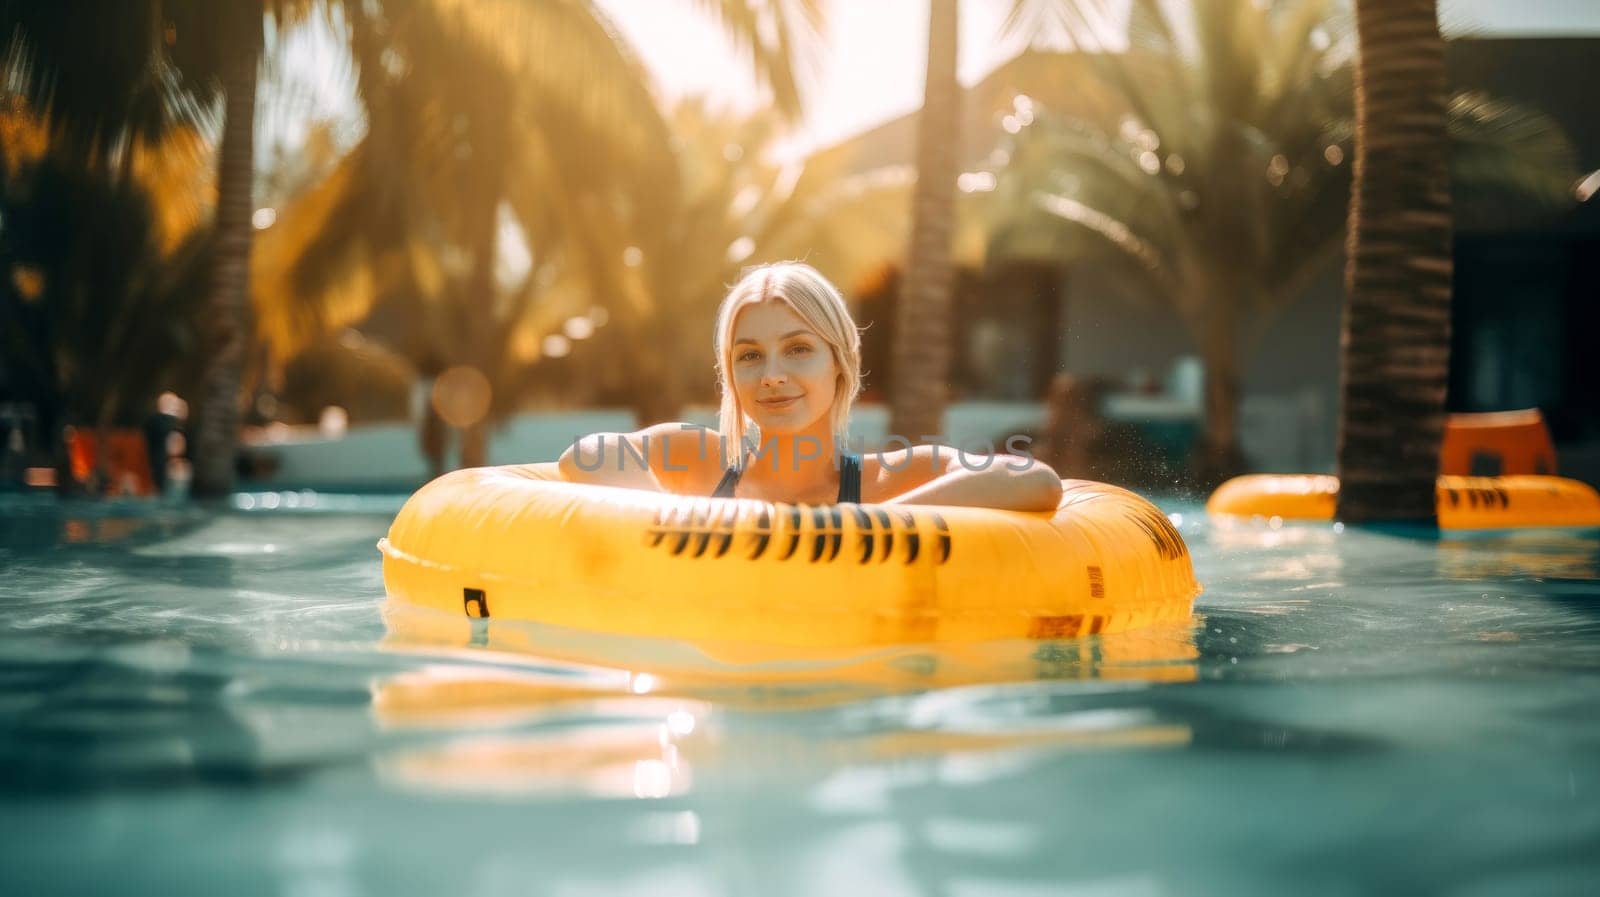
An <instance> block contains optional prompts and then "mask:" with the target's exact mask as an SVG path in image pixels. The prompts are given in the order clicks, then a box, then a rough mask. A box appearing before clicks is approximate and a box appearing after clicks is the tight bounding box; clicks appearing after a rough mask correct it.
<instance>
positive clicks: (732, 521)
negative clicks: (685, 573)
mask: <svg viewBox="0 0 1600 897" xmlns="http://www.w3.org/2000/svg"><path fill="white" fill-rule="evenodd" d="M738 523H739V505H738V503H737V502H731V501H730V502H728V507H727V508H726V509H724V510H723V512H722V519H721V520H719V521H717V553H716V554H714V555H712V557H722V556H723V555H725V554H727V553H728V547H729V546H730V545H732V544H733V531H734V529H735V528H736V527H737V525H738Z"/></svg>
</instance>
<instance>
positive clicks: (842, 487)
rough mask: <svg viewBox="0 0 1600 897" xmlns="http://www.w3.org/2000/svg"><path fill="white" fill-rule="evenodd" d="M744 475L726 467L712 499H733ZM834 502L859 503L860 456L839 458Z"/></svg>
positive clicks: (848, 455)
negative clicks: (836, 495) (837, 481)
mask: <svg viewBox="0 0 1600 897" xmlns="http://www.w3.org/2000/svg"><path fill="white" fill-rule="evenodd" d="M743 473H744V471H743V470H741V469H740V468H737V467H728V468H725V469H724V470H723V471H722V479H720V480H718V481H717V488H716V489H715V490H713V491H712V493H711V497H712V498H733V490H734V489H735V488H736V487H738V485H739V477H740V476H742V475H743ZM835 501H840V502H846V501H848V502H856V503H860V501H861V456H860V455H857V454H853V453H851V452H845V453H844V454H843V455H841V456H840V457H839V497H838V498H837V499H835Z"/></svg>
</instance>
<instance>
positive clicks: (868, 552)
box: [850, 504, 873, 564]
mask: <svg viewBox="0 0 1600 897" xmlns="http://www.w3.org/2000/svg"><path fill="white" fill-rule="evenodd" d="M850 512H851V513H852V514H854V515H856V526H857V527H858V528H859V529H860V531H861V560H860V561H859V563H862V564H865V563H866V562H867V561H870V560H872V542H873V537H872V515H871V514H868V513H867V512H866V511H865V510H863V509H862V507H861V506H860V505H856V504H852V505H851V506H850Z"/></svg>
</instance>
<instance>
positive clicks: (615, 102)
mask: <svg viewBox="0 0 1600 897" xmlns="http://www.w3.org/2000/svg"><path fill="white" fill-rule="evenodd" d="M705 5H706V6H707V7H708V10H707V11H708V12H709V13H710V14H711V15H712V16H713V17H715V18H717V20H718V21H720V22H721V24H722V25H723V26H724V30H725V31H726V32H727V33H728V35H729V36H730V37H731V38H732V39H733V41H734V43H735V44H736V46H737V47H738V48H739V49H740V50H741V51H742V52H744V53H746V54H747V56H748V57H749V58H750V64H751V66H752V68H753V69H754V70H755V71H756V73H757V75H758V77H759V78H761V79H762V80H763V82H764V83H766V84H767V86H768V87H769V89H770V90H771V91H772V93H773V96H774V99H775V101H776V104H777V108H778V109H779V111H780V112H781V113H782V114H783V115H784V116H786V117H788V118H791V119H792V118H794V117H796V116H798V114H799V106H798V103H799V88H798V86H797V82H798V70H799V66H798V59H799V57H800V56H801V55H803V53H804V51H805V50H806V49H807V48H809V47H810V46H811V45H812V44H813V43H814V33H815V30H816V28H817V26H818V24H819V22H820V20H819V15H820V8H819V6H818V5H817V3H816V2H815V0H790V2H786V3H782V4H777V5H770V4H769V5H758V4H751V3H749V2H745V0H740V2H721V3H708V4H705ZM350 14H351V15H352V16H361V15H363V13H362V12H361V11H360V10H355V11H352V12H351V13H350ZM373 30H374V29H371V28H361V29H358V30H357V33H358V35H359V34H369V33H372V31H373ZM383 33H384V40H383V41H382V42H363V41H358V42H356V43H355V44H354V45H353V46H354V53H355V54H356V56H357V59H358V68H359V70H360V71H361V72H362V73H363V74H362V77H363V78H364V79H366V78H369V77H371V78H375V79H378V80H380V81H382V88H381V89H379V87H377V86H376V85H374V86H369V87H368V88H367V89H365V90H363V95H364V96H365V97H366V98H367V105H368V109H369V129H368V134H367V137H366V139H365V140H364V141H363V142H362V143H361V145H360V146H359V147H357V149H356V151H355V152H353V153H352V154H351V156H350V157H349V158H348V159H347V160H346V162H345V163H344V164H341V165H340V166H339V168H338V170H336V171H335V172H334V174H333V175H332V176H330V185H331V186H333V188H334V190H335V191H336V193H337V194H338V195H337V196H336V197H335V198H334V199H333V200H332V201H331V202H327V203H323V202H320V201H319V202H316V203H312V204H310V205H311V206H313V208H311V209H310V210H309V211H310V216H309V220H296V219H297V218H298V217H299V216H296V215H293V214H291V215H290V216H289V218H290V223H291V224H293V226H294V229H295V230H296V232H298V233H299V234H300V235H301V239H302V242H303V244H304V246H305V252H304V254H303V255H302V256H301V257H300V258H299V260H298V261H297V262H296V263H295V264H294V266H293V276H292V278H291V283H289V284H288V285H287V288H286V289H282V290H276V291H274V292H276V293H279V294H281V295H283V296H285V297H286V298H289V299H291V300H292V299H294V298H296V297H298V299H299V300H300V301H302V303H303V304H309V305H312V306H315V305H316V304H317V303H319V302H322V301H325V300H326V299H327V298H328V294H329V292H330V290H334V289H336V288H337V287H338V286H339V285H340V284H343V283H346V282H347V281H348V275H349V272H350V271H351V270H353V269H360V270H367V271H371V272H374V273H375V274H376V275H377V276H376V277H375V278H374V279H373V282H372V283H370V289H371V292H372V294H373V296H374V298H375V300H376V301H377V302H378V303H379V304H380V305H386V306H389V307H388V308H386V309H384V310H382V311H380V312H379V316H380V317H381V318H382V319H383V321H386V322H388V323H387V325H380V326H386V329H387V331H388V332H387V333H385V334H383V335H384V336H386V337H387V338H389V339H390V340H392V341H395V342H397V343H399V344H400V345H399V348H400V350H401V351H402V352H403V353H404V354H406V355H407V356H408V357H410V358H412V359H413V361H414V362H416V363H417V365H418V367H419V368H420V369H421V370H422V372H423V374H424V375H425V376H432V375H436V374H438V373H440V372H441V371H443V370H446V369H449V368H454V367H470V368H472V369H474V370H476V371H477V372H478V373H479V374H481V375H483V377H484V378H485V379H486V380H487V382H488V383H489V384H490V388H491V390H492V397H491V402H490V405H489V413H488V415H487V416H485V417H483V418H482V419H480V420H479V421H477V422H476V423H473V424H471V425H469V426H467V427H466V428H465V431H464V433H463V437H464V438H463V457H462V460H463V463H465V464H467V465H469V466H471V465H477V464H482V463H485V461H486V455H485V449H486V441H487V428H488V426H489V425H491V424H492V423H494V422H495V421H497V420H498V419H500V418H502V417H503V416H504V415H506V414H508V413H510V412H511V411H512V410H514V409H515V407H516V405H517V402H518V401H519V399H520V397H521V396H522V395H523V394H524V392H525V391H526V389H527V388H528V385H529V382H530V378H533V377H534V376H535V374H534V373H533V371H534V368H530V367H529V362H530V361H532V360H535V359H537V355H538V353H537V351H536V347H537V340H534V341H533V342H532V343H531V344H530V342H529V339H528V333H529V331H530V330H534V329H538V328H540V327H544V328H548V327H549V318H550V316H549V314H547V313H545V312H543V311H542V310H541V308H540V307H541V306H543V305H545V304H546V303H547V302H548V301H549V300H550V299H551V298H552V297H553V296H556V297H558V296H560V295H567V296H571V295H573V288H574V287H575V285H577V284H580V283H581V284H584V285H586V292H587V294H588V295H589V296H593V295H603V296H607V297H631V299H630V302H631V303H632V305H629V304H623V305H621V306H619V307H618V308H617V312H618V315H617V320H618V322H619V328H618V329H625V330H626V329H629V328H631V327H633V326H634V325H635V324H636V323H637V322H639V321H640V320H642V319H641V318H639V316H637V315H629V314H627V313H626V312H627V311H628V309H629V308H630V307H634V306H637V307H638V308H640V309H644V308H646V307H649V306H650V305H651V303H653V302H655V301H656V298H657V297H655V296H654V295H653V294H652V293H651V292H650V291H648V290H640V289H631V290H629V289H625V288H626V287H627V286H628V283H629V282H630V276H629V275H628V274H626V272H622V271H620V270H619V268H620V266H619V264H618V263H619V262H620V261H621V260H622V258H623V247H629V246H632V247H635V248H636V249H637V248H638V247H639V246H640V245H642V244H643V243H644V242H645V241H646V240H659V237H660V234H662V233H664V232H665V231H664V230H662V229H667V230H670V229H672V228H675V227H677V226H678V225H679V222H676V221H673V220H671V219H670V217H669V215H670V214H672V213H676V212H679V211H682V208H683V207H682V204H681V202H680V189H681V186H680V165H679V160H678V158H677V155H678V154H677V152H676V150H675V149H674V142H675V141H674V138H673V136H672V135H671V133H670V131H669V129H668V127H667V124H666V123H665V122H664V121H663V119H662V116H661V113H660V111H659V109H658V108H657V106H656V102H655V99H654V97H653V96H652V95H651V93H650V91H649V88H648V86H647V82H648V79H647V77H646V75H645V73H644V70H643V68H642V66H641V65H640V64H639V63H638V62H637V60H636V59H634V57H633V55H632V52H631V50H630V48H629V47H628V46H627V45H626V44H625V43H623V42H621V41H620V40H619V39H618V38H617V37H616V36H615V35H616V29H615V28H614V27H613V26H612V25H611V23H610V22H608V21H607V20H606V19H605V17H604V15H603V14H602V13H601V12H600V11H599V10H598V9H597V8H595V7H594V6H592V5H591V4H588V3H579V4H572V3H551V2H544V3H517V2H512V0H478V2H476V3H471V4H468V3H463V2H460V0H434V3H432V4H421V5H414V6H411V7H409V8H407V9H405V10H404V12H403V13H396V14H394V15H393V16H392V17H391V18H390V19H389V21H388V22H386V25H385V27H384V29H383ZM395 56H398V58H400V59H402V60H404V63H403V65H401V66H394V65H386V64H385V62H384V60H385V59H386V58H393V57H395ZM316 191H317V192H321V191H322V188H321V187H318V188H316ZM646 221H648V222H650V223H651V226H650V227H648V228H646V227H644V226H643V222H646ZM507 222H511V223H514V228H515V230H516V231H518V232H519V233H521V234H522V236H523V238H524V243H525V244H526V246H527V248H528V250H529V254H530V256H531V257H532V264H531V267H530V270H529V271H528V273H527V275H526V276H525V277H524V278H523V280H522V281H521V282H520V283H517V284H505V283H500V282H498V281H497V279H496V276H495V271H496V266H497V264H498V261H499V258H500V253H499V247H498V242H499V238H500V237H501V236H502V235H503V234H504V233H505V231H506V227H507ZM630 232H631V233H633V234H634V236H631V237H630V236H627V234H628V233H630ZM307 235H315V236H313V237H308V236H307ZM558 304H560V303H558ZM568 304H574V305H575V307H574V310H573V312H572V314H577V313H578V312H579V311H582V310H584V309H586V308H587V307H588V305H590V304H592V302H588V301H585V302H583V303H581V304H575V303H568ZM314 316H315V314H314V313H313V317H314ZM530 322H531V323H530ZM558 323H559V322H558ZM634 333H635V336H636V337H637V338H638V340H639V343H640V344H647V343H649V342H650V341H651V340H652V339H654V335H652V334H651V333H649V332H646V331H634ZM530 346H531V347H533V348H534V349H535V351H532V352H530V351H529V348H530ZM657 379H658V380H659V378H657ZM424 428H425V431H428V432H433V431H436V430H437V427H436V425H435V424H434V422H433V421H431V420H429V421H425V422H424ZM424 442H425V444H430V445H434V446H437V440H436V439H431V438H425V439H424Z"/></svg>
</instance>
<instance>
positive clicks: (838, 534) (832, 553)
mask: <svg viewBox="0 0 1600 897" xmlns="http://www.w3.org/2000/svg"><path fill="white" fill-rule="evenodd" d="M828 519H829V523H830V524H831V525H832V527H833V529H832V531H831V532H830V533H829V534H828V539H829V546H830V548H829V551H828V560H830V561H831V560H833V559H834V558H837V557H838V556H839V547H840V546H841V545H843V544H844V514H843V512H841V511H840V510H839V506H838V505H833V506H832V507H830V508H828Z"/></svg>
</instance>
